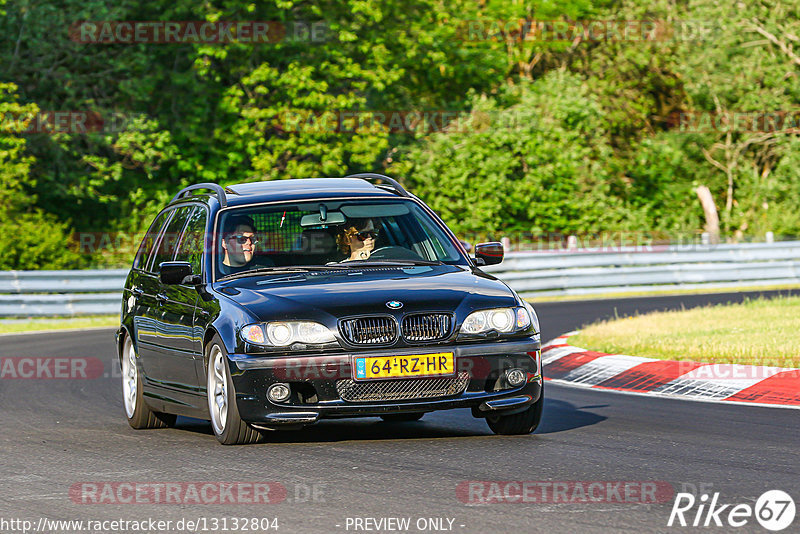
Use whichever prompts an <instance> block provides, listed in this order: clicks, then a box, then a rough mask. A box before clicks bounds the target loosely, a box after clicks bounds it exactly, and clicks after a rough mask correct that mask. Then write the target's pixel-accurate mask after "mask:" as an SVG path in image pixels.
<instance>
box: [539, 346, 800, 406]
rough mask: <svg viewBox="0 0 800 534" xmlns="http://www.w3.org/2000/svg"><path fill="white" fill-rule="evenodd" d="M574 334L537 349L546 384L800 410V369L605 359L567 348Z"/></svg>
mask: <svg viewBox="0 0 800 534" xmlns="http://www.w3.org/2000/svg"><path fill="white" fill-rule="evenodd" d="M577 333H578V332H570V333H568V334H564V335H562V336H560V337H557V338H556V339H554V340H552V341H549V342H548V343H546V344H545V345H544V346H543V347H542V365H543V366H544V375H545V377H544V379H545V380H548V381H553V382H557V383H558V382H560V383H566V384H570V385H573V386H581V387H587V388H596V389H606V390H613V391H621V392H627V393H637V394H647V395H657V396H666V397H679V398H684V399H692V400H699V401H706V402H737V403H749V404H753V405H759V406H773V407H774V406H779V407H784V408H800V369H796V368H790V369H787V368H782V367H763V366H756V365H737V364H727V363H726V364H707V363H698V362H690V361H670V360H657V359H654V358H642V357H639V356H624V355H622V354H605V353H602V352H595V351H591V350H586V349H582V348H580V347H573V346H572V345H570V344H569V343H568V341H567V338H569V337H570V336H574V335H575V334H577Z"/></svg>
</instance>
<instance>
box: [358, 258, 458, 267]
mask: <svg viewBox="0 0 800 534" xmlns="http://www.w3.org/2000/svg"><path fill="white" fill-rule="evenodd" d="M347 263H349V264H355V265H357V266H359V267H363V266H366V265H402V266H409V265H444V262H441V261H430V260H395V259H385V260H381V259H376V260H352V261H348V262H347Z"/></svg>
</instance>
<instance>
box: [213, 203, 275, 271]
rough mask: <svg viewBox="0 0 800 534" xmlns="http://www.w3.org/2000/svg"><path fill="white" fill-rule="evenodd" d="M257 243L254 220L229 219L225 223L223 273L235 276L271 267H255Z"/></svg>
mask: <svg viewBox="0 0 800 534" xmlns="http://www.w3.org/2000/svg"><path fill="white" fill-rule="evenodd" d="M257 243H258V240H257V239H256V225H255V223H254V222H253V219H251V218H250V217H247V216H245V215H234V216H232V217H229V218H228V220H227V221H225V231H224V232H223V234H222V250H223V253H224V257H223V259H222V266H223V267H222V271H223V272H224V273H225V274H233V273H239V272H242V271H247V270H249V269H253V268H257V267H270V266H271V265H261V264H259V265H253V263H254V262H253V258H254V256H255V250H256V244H257ZM259 263H261V262H259Z"/></svg>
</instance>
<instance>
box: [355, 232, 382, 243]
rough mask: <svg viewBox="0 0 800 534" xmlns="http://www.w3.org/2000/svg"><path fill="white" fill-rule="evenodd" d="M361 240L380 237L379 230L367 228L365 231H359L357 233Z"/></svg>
mask: <svg viewBox="0 0 800 534" xmlns="http://www.w3.org/2000/svg"><path fill="white" fill-rule="evenodd" d="M355 236H356V237H357V238H358V240H359V241H366V240H367V238H369V237H371V238H372V239H378V231H377V230H365V231H364V232H358V233H357V234H355Z"/></svg>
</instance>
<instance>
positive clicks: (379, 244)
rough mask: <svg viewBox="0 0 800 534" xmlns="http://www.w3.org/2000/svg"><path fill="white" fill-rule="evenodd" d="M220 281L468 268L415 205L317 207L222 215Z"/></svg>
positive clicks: (217, 260)
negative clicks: (388, 267) (369, 268)
mask: <svg viewBox="0 0 800 534" xmlns="http://www.w3.org/2000/svg"><path fill="white" fill-rule="evenodd" d="M218 224H219V226H218V228H217V234H216V235H217V236H218V237H219V238H218V239H216V244H215V247H216V250H215V261H214V264H215V271H216V278H217V279H219V278H222V277H226V276H232V275H238V274H245V275H246V274H247V273H254V272H255V271H258V270H261V271H263V272H270V271H274V272H280V271H281V270H290V269H299V268H307V269H341V268H349V267H356V266H363V265H365V264H372V263H383V264H386V263H399V264H403V265H408V264H412V265H416V264H431V263H447V264H460V265H467V264H468V262H467V259H466V258H465V257H464V256H463V255H462V254H461V252H460V251H459V249H458V248H457V247H456V245H455V243H454V241H453V240H452V239H451V237H450V236H449V235H448V234H447V233H446V232H445V231H444V230H443V229H442V228H441V227H440V226H439V225H438V224H437V223H436V222H435V221H434V220H433V218H431V217H430V216H429V215H428V214H427V213H426V212H425V211H424V210H423V209H422V208H420V207H419V206H418V205H417V204H416V203H414V202H410V201H404V200H400V201H375V200H346V201H341V200H339V201H330V200H328V201H314V202H295V203H290V204H279V205H275V204H271V205H268V206H246V207H242V208H238V209H231V210H225V211H223V212H222V214H221V215H220V218H219V223H218Z"/></svg>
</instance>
